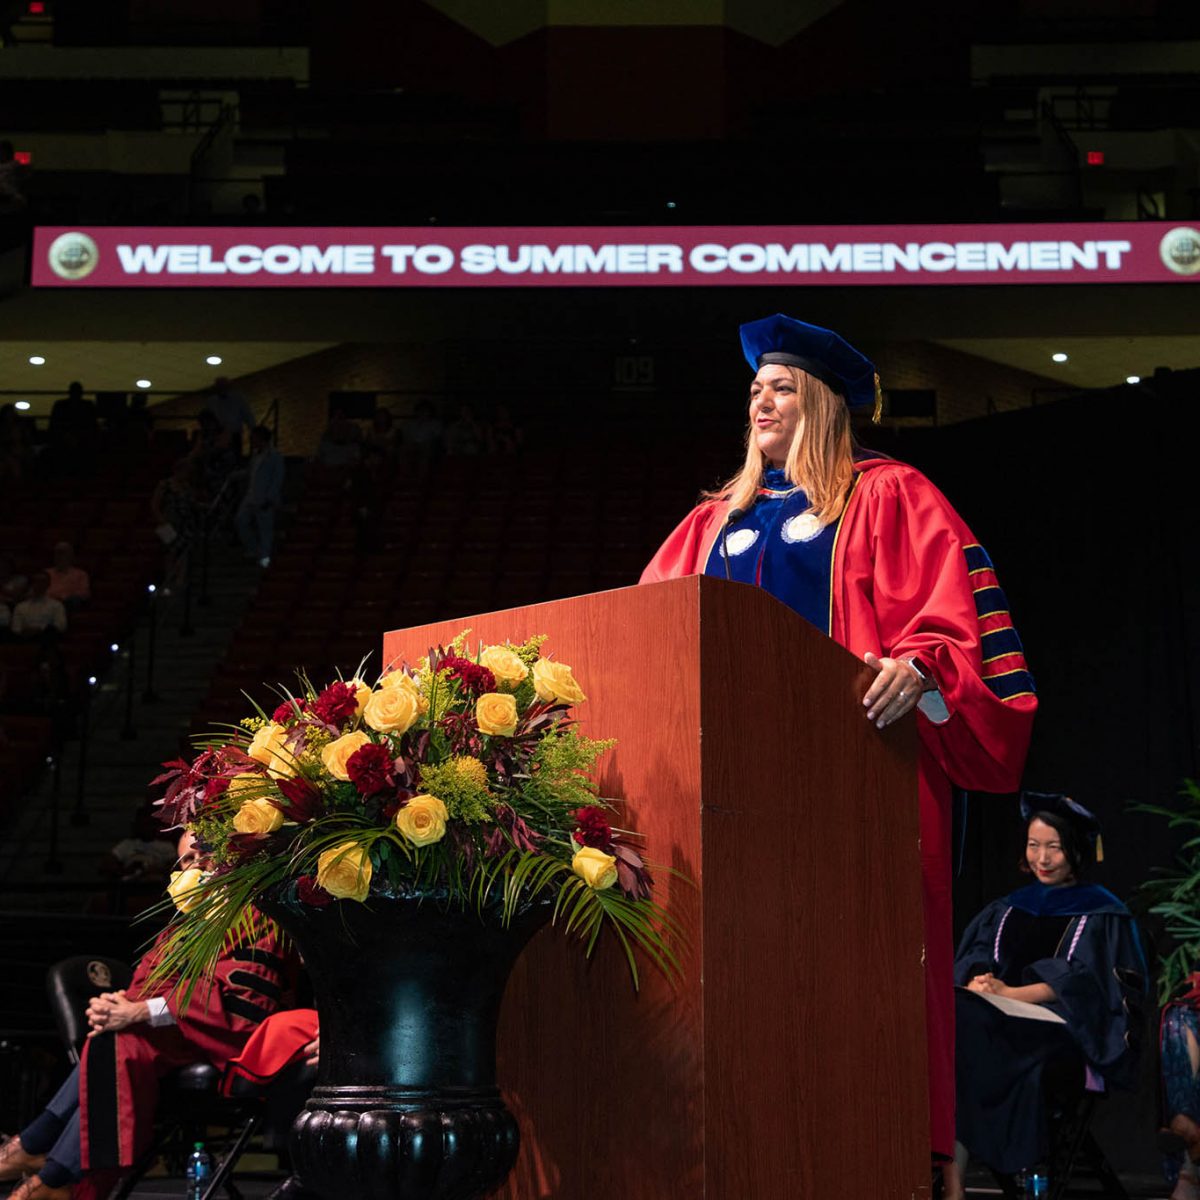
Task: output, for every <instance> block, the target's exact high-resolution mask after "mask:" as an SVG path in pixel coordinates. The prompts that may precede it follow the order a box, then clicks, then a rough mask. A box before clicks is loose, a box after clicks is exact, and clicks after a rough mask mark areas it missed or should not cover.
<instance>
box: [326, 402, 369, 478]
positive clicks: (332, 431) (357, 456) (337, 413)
mask: <svg viewBox="0 0 1200 1200" xmlns="http://www.w3.org/2000/svg"><path fill="white" fill-rule="evenodd" d="M361 459H362V430H360V429H359V427H358V426H357V425H356V424H355V423H354V422H353V421H352V420H350V418H349V417H348V416H346V414H345V413H344V412H342V410H341V409H340V408H335V409H334V410H333V411H332V412H331V413H330V414H329V424H328V426H327V427H326V429H325V432H324V433H323V434H322V435H321V441H320V443H319V444H318V446H317V462H318V463H319V464H320V465H321V466H322V467H327V468H329V469H331V470H337V469H339V468H341V467H355V466H357V465H358V463H359V461H360V460H361Z"/></svg>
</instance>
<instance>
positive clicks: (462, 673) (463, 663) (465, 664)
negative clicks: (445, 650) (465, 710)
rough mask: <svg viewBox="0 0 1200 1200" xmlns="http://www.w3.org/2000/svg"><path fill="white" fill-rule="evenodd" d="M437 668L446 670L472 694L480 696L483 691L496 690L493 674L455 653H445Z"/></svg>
mask: <svg viewBox="0 0 1200 1200" xmlns="http://www.w3.org/2000/svg"><path fill="white" fill-rule="evenodd" d="M438 669H439V670H443V671H448V672H449V673H450V678H451V679H457V680H459V682H461V683H462V685H463V687H464V688H466V689H467V691H468V692H470V693H471V694H472V695H475V696H481V695H482V694H483V693H484V692H494V691H495V690H496V677H495V675H493V674H492V673H491V671H489V670H488V669H487V667H481V666H480V665H479V664H478V663H473V662H472V661H471V660H470V659H469V658H459V657H458V655H457V654H447V655H446V656H445V657H444V658H443V659H442V660H441V662H440V663H438Z"/></svg>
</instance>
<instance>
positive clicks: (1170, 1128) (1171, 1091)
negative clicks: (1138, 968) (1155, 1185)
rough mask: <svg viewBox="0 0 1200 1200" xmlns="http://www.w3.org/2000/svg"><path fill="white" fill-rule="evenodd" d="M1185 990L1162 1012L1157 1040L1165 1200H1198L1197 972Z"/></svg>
mask: <svg viewBox="0 0 1200 1200" xmlns="http://www.w3.org/2000/svg"><path fill="white" fill-rule="evenodd" d="M1187 984H1188V990H1187V991H1186V992H1185V993H1184V994H1183V995H1182V996H1180V997H1179V999H1178V1000H1172V1001H1171V1002H1170V1003H1169V1004H1168V1005H1167V1006H1166V1007H1165V1008H1164V1009H1163V1014H1162V1020H1161V1022H1160V1024H1159V1034H1158V1039H1159V1051H1160V1059H1159V1061H1160V1069H1161V1072H1162V1096H1163V1114H1164V1116H1165V1118H1166V1122H1167V1123H1166V1129H1165V1130H1164V1131H1163V1134H1164V1135H1168V1136H1167V1137H1166V1138H1165V1139H1164V1138H1163V1137H1162V1136H1161V1135H1160V1141H1164V1140H1165V1142H1166V1144H1164V1145H1163V1149H1164V1150H1166V1151H1168V1154H1167V1157H1166V1160H1165V1162H1164V1167H1165V1168H1166V1172H1167V1181H1168V1182H1169V1183H1173V1184H1174V1190H1173V1191H1172V1192H1171V1200H1200V971H1194V972H1193V973H1192V974H1191V975H1190V976H1189V977H1188V979H1187ZM1169 1135H1173V1136H1169Z"/></svg>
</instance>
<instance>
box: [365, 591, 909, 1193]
mask: <svg viewBox="0 0 1200 1200" xmlns="http://www.w3.org/2000/svg"><path fill="white" fill-rule="evenodd" d="M466 628H470V630H471V634H470V645H471V648H472V651H473V650H474V648H475V647H476V646H477V645H478V642H479V641H483V642H485V643H490V642H493V641H500V640H503V639H505V638H508V639H511V640H514V641H519V640H522V639H524V638H526V637H528V636H531V635H533V634H537V633H545V634H548V635H549V636H548V640H547V642H546V644H545V646H544V652H545V653H548V654H552V655H553V656H554V657H555V658H557V659H560V660H561V661H562V662H565V663H568V664H569V665H570V666H571V667H572V668H573V670H574V672H575V676H576V678H577V679H578V680H579V681H580V684H581V686H582V687H583V689H584V691H585V692H586V693H587V696H588V701H587V703H585V704H582V705H580V706H579V708H578V710H577V711H578V713H579V716H580V720H581V725H582V727H583V729H584V731H585V732H587V733H589V734H591V735H592V736H596V737H614V738H617V739H618V744H617V746H616V747H615V748H614V749H613V750H612V751H611V752H610V753H608V754H607V755H605V757H604V758H603V759H602V760H601V776H600V784H601V794H602V795H604V796H608V797H616V798H622V799H626V800H628V802H629V808H628V821H629V823H630V824H631V825H632V826H633V827H634V828H636V829H638V830H639V831H640V832H641V833H643V834H645V835H646V838H647V852H648V856H649V858H650V859H651V861H653V862H657V863H662V864H669V865H670V866H673V867H676V868H677V869H678V870H680V871H682V872H684V873H685V874H686V875H688V876H689V877H690V878H691V879H693V880H694V881H695V884H696V886H695V887H691V886H688V885H686V884H682V883H680V882H678V881H677V880H673V879H670V878H669V877H660V879H659V882H658V884H657V893H656V894H657V896H658V898H659V899H660V900H661V901H663V902H665V903H666V904H667V905H668V906H669V908H670V910H671V911H672V912H673V913H674V914H675V915H676V916H677V917H678V918H679V919H680V920H681V921H682V922H683V923H684V925H685V926H686V927H687V929H688V930H689V934H690V938H691V945H690V948H689V949H688V951H687V953H686V955H685V958H684V970H685V976H684V979H683V981H682V983H681V984H680V985H679V986H678V987H677V988H672V986H671V985H670V984H668V983H667V982H666V981H665V980H664V979H663V977H662V976H661V975H660V974H658V972H657V971H656V970H655V968H654V967H653V966H652V965H651V964H650V963H649V962H643V964H642V986H641V991H640V992H635V991H634V990H633V987H632V985H631V982H630V978H629V973H628V970H627V968H626V967H625V964H624V962H623V960H622V958H621V955H620V953H619V950H618V949H617V948H616V947H615V946H614V945H612V944H606V943H608V941H609V939H606V938H602V939H601V941H602V944H601V945H600V946H598V947H597V951H596V954H595V956H594V959H593V960H592V961H591V962H588V961H587V960H586V959H585V958H584V956H583V953H582V948H581V947H580V946H578V945H576V944H573V943H572V942H570V941H569V940H568V939H567V938H565V937H564V936H563V935H562V933H561V932H560V931H558V930H556V929H553V928H549V929H546V930H544V931H543V932H542V933H540V934H539V935H538V936H537V937H536V938H535V939H534V941H533V943H532V944H531V945H530V946H529V948H528V950H527V951H526V953H525V955H524V956H523V958H522V960H521V962H520V963H519V964H518V966H517V969H516V971H515V972H514V975H513V977H512V980H511V982H510V985H509V988H508V992H507V994H506V996H505V1001H504V1011H503V1016H502V1020H501V1027H500V1044H499V1064H498V1065H499V1079H500V1081H501V1084H502V1085H503V1086H504V1088H505V1092H506V1096H507V1098H508V1100H509V1103H510V1106H511V1107H512V1109H513V1111H514V1112H515V1113H516V1115H517V1117H518V1119H519V1121H520V1123H521V1135H522V1139H523V1142H522V1149H521V1157H520V1160H519V1161H518V1164H517V1168H516V1170H515V1171H514V1172H513V1175H512V1177H511V1179H510V1181H509V1183H508V1185H507V1186H506V1187H505V1189H504V1190H503V1191H502V1192H501V1193H499V1194H500V1195H502V1196H503V1197H505V1198H506V1200H535V1198H539V1197H549V1196H553V1197H559V1198H561V1200H590V1198H591V1197H595V1196H608V1197H614V1198H617V1197H619V1198H620V1200H676V1198H679V1200H693V1198H696V1200H699V1198H704V1200H776V1198H778V1200H835V1198H840V1197H871V1198H872V1200H886V1198H890V1197H895V1198H896V1200H900V1198H901V1197H903V1198H904V1200H909V1198H910V1197H914V1196H927V1195H928V1194H929V1178H930V1173H929V1133H928V1125H929V1122H928V1100H927V1083H926V1059H925V1010H924V981H923V971H922V966H921V960H922V920H921V874H920V861H919V847H918V833H917V787H916V750H917V747H916V733H915V729H914V727H913V724H912V723H911V722H902V723H901V724H900V725H899V726H894V727H892V728H889V729H887V730H884V731H882V732H881V731H879V730H877V729H875V727H874V726H873V725H872V724H871V723H870V722H868V721H867V720H866V718H865V715H864V710H863V707H862V704H861V697H862V695H863V693H864V692H865V691H866V688H867V686H868V682H869V680H870V679H871V678H872V672H871V671H870V670H869V669H868V668H866V667H865V666H864V665H863V664H862V663H860V662H859V661H858V660H857V659H856V658H854V656H853V655H851V654H849V653H848V652H847V651H845V650H844V649H842V648H841V647H840V646H838V645H836V644H835V643H834V642H832V641H831V640H830V639H829V638H827V637H824V636H823V635H822V634H820V633H819V632H817V631H816V630H815V629H814V628H813V627H812V626H811V625H809V624H808V623H807V622H805V621H804V620H803V619H801V618H800V617H798V616H796V615H795V614H794V613H793V612H791V611H790V610H789V609H788V608H786V607H785V606H784V605H782V604H780V603H779V602H778V601H777V600H775V599H774V598H772V597H771V596H769V595H767V594H766V593H765V592H763V591H761V590H759V589H757V588H753V587H748V586H745V585H742V584H730V583H725V582H723V581H721V580H716V579H710V578H704V577H690V578H686V579H678V580H673V581H671V582H668V583H660V584H654V585H651V586H647V587H636V588H622V589H620V590H617V591H611V592H602V593H598V594H596V595H590V596H578V597H574V598H572V599H569V600H559V601H554V602H552V603H547V604H537V605H531V606H528V607H524V608H514V609H509V610H507V611H504V612H496V613H488V614H486V615H484V616H473V617H465V618H462V619H459V620H454V621H443V622H440V623H438V624H434V625H424V626H420V627H418V628H414V629H407V630H397V631H394V632H391V633H388V634H387V635H385V638H384V663H385V665H391V664H397V665H398V664H399V663H400V662H402V661H408V662H415V661H416V660H417V659H418V658H420V657H421V656H422V655H423V654H425V653H426V651H427V650H428V648H429V647H430V646H431V645H434V644H437V643H446V642H448V641H449V640H450V639H451V638H452V637H454V635H456V634H457V633H459V632H461V631H462V630H463V629H466Z"/></svg>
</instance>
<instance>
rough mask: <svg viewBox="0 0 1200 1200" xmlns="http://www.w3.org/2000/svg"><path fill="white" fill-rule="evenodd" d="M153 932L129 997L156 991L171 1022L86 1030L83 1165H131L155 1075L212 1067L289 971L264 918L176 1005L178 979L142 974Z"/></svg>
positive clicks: (235, 1047) (147, 968) (147, 1130)
mask: <svg viewBox="0 0 1200 1200" xmlns="http://www.w3.org/2000/svg"><path fill="white" fill-rule="evenodd" d="M165 936H166V934H165V933H163V934H160V935H159V938H158V940H157V941H156V942H155V944H154V945H153V946H152V947H151V948H150V949H149V950H148V951H147V952H146V954H145V955H144V956H143V957H142V960H141V961H140V962H139V963H138V965H137V969H136V970H135V971H134V974H133V979H132V981H131V982H130V985H129V987H128V988H127V989H126V995H127V996H128V998H129V999H130V1000H144V999H146V998H148V997H150V996H155V995H158V996H162V997H163V998H164V999H165V1000H166V1002H167V1008H168V1009H169V1010H170V1012H171V1014H172V1016H174V1018H175V1024H174V1025H160V1026H151V1025H147V1024H137V1025H131V1026H130V1027H128V1028H127V1029H122V1030H121V1031H119V1032H118V1033H105V1034H100V1035H99V1036H97V1037H94V1038H90V1039H89V1040H88V1041H87V1042H86V1043H85V1045H84V1048H83V1058H82V1060H81V1061H80V1075H79V1105H80V1115H81V1121H80V1140H81V1149H82V1152H83V1157H82V1161H83V1166H84V1168H85V1170H97V1169H100V1170H104V1169H111V1168H124V1167H130V1166H132V1165H133V1164H134V1163H135V1162H137V1160H138V1158H139V1157H140V1156H141V1155H142V1154H144V1153H145V1151H146V1150H147V1148H148V1147H149V1145H150V1141H151V1137H152V1132H153V1125H154V1110H155V1107H156V1105H157V1103H158V1081H159V1080H160V1079H161V1078H162V1076H163V1075H165V1074H166V1073H167V1072H168V1071H171V1070H173V1069H174V1068H176V1067H182V1066H186V1065H188V1064H189V1063H197V1062H208V1063H211V1064H212V1065H213V1066H215V1067H217V1068H218V1069H223V1068H224V1066H225V1064H226V1063H227V1062H228V1061H229V1060H230V1059H231V1058H232V1057H233V1056H234V1055H236V1054H237V1053H238V1052H239V1051H240V1050H241V1049H242V1047H243V1046H244V1045H245V1043H246V1040H247V1039H248V1038H249V1037H250V1035H251V1033H253V1032H254V1030H255V1029H256V1028H257V1027H258V1025H259V1023H260V1022H261V1021H263V1020H264V1019H265V1018H266V1017H268V1016H269V1015H270V1014H271V1013H273V1012H274V1011H275V1010H276V1008H278V1007H279V1003H280V999H281V997H282V995H283V992H284V988H285V986H286V985H287V983H288V982H289V978H290V976H289V972H288V968H287V962H286V960H285V958H284V952H283V949H282V946H281V942H280V934H279V933H278V931H277V930H276V928H275V926H274V925H273V924H271V923H264V926H263V930H262V932H261V934H260V935H259V937H258V939H257V940H256V941H255V942H253V943H250V944H242V945H233V944H230V945H229V946H228V948H227V949H226V951H225V953H224V955H223V956H222V957H221V958H220V959H219V960H218V961H217V965H216V968H215V971H214V975H213V980H212V983H211V986H209V985H206V984H205V983H201V984H199V985H198V986H197V987H196V990H195V992H194V994H193V995H192V998H191V1001H190V1003H189V1004H188V1005H187V1007H186V1008H183V1007H181V1005H180V1001H181V996H180V995H179V994H178V993H177V992H176V991H175V986H176V984H177V982H178V981H177V980H175V979H167V980H165V981H163V982H161V983H159V984H158V985H157V986H156V987H155V988H153V989H152V990H151V989H149V988H148V986H147V982H148V980H149V978H150V974H151V972H152V971H153V969H154V966H155V965H156V963H157V962H158V960H159V956H160V953H161V949H160V948H161V946H162V944H163V939H164V938H165Z"/></svg>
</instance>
